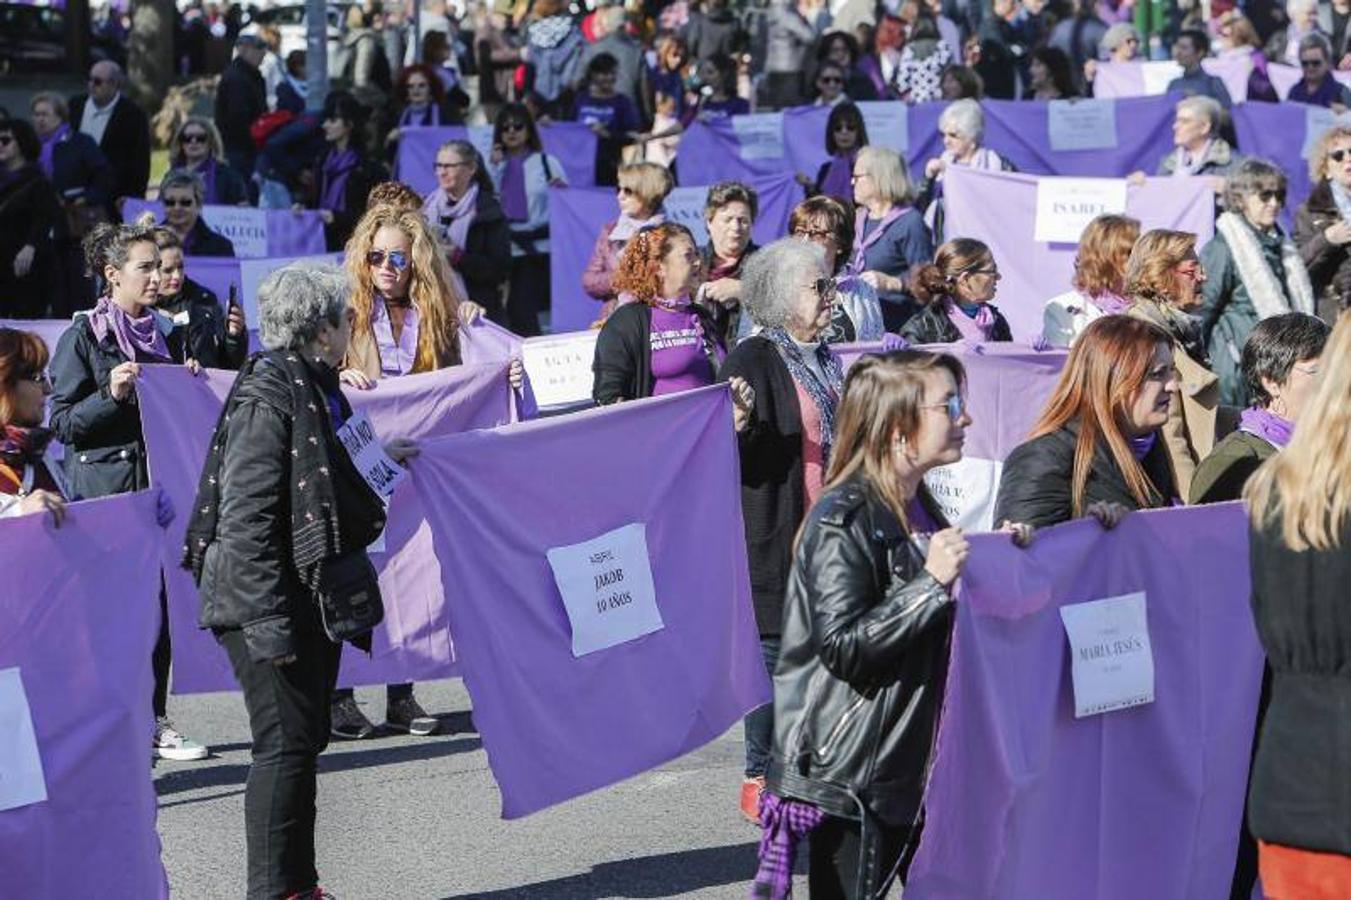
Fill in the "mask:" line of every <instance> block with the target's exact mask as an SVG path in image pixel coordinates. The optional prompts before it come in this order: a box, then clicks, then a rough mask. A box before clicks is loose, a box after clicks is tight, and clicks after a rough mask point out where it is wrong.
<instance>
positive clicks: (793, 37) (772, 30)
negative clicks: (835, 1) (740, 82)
mask: <svg viewBox="0 0 1351 900" xmlns="http://www.w3.org/2000/svg"><path fill="white" fill-rule="evenodd" d="M767 23H768V41H767V43H766V46H765V68H764V70H765V72H802V71H804V70H805V69H806V68H807V63H808V61H809V60H810V58H811V53H812V50H813V48H814V47H815V46H816V39H817V38H818V37H819V36H820V35H821V32H822V30H824V24H828V20H827V22H826V23H824V24H823V22H822V20H820V19H818V20H817V22H816V23H815V24H813V23H811V22H808V21H807V20H806V19H804V18H803V17H802V14H801V13H799V12H798V11H797V4H795V3H794V2H793V0H778V2H776V3H775V4H774V5H773V6H771V7H770V8H769V16H768V17H767Z"/></svg>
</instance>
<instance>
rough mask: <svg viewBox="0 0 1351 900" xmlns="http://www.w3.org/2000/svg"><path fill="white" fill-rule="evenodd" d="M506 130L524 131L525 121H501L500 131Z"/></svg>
mask: <svg viewBox="0 0 1351 900" xmlns="http://www.w3.org/2000/svg"><path fill="white" fill-rule="evenodd" d="M508 131H525V123H524V122H503V123H502V133H503V134H506V133H507V132H508Z"/></svg>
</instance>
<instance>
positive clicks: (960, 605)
mask: <svg viewBox="0 0 1351 900" xmlns="http://www.w3.org/2000/svg"><path fill="white" fill-rule="evenodd" d="M1247 558H1248V549H1247V523H1246V521H1245V517H1244V512H1243V508H1242V506H1241V505H1240V504H1237V503H1233V504H1225V505H1221V506H1208V507H1200V508H1195V509H1177V510H1162V511H1157V512H1144V513H1132V514H1130V515H1129V516H1127V517H1126V518H1125V520H1124V521H1123V522H1122V523H1121V524H1120V525H1119V526H1117V528H1116V529H1115V530H1114V531H1111V532H1107V531H1104V530H1103V529H1102V528H1101V527H1100V526H1099V525H1098V524H1097V523H1096V522H1093V521H1090V520H1087V519H1085V520H1080V521H1078V522H1072V523H1068V524H1066V525H1062V526H1059V527H1056V528H1053V529H1050V530H1048V531H1046V532H1043V533H1041V534H1039V535H1038V537H1037V539H1036V542H1035V543H1034V544H1033V545H1032V547H1031V548H1030V549H1028V550H1019V549H1017V548H1015V547H1014V546H1013V545H1012V543H1011V542H1010V541H1009V540H1008V538H1007V537H1006V536H1003V535H976V536H974V537H972V538H971V556H970V558H969V559H968V560H967V562H966V567H965V569H964V570H963V574H962V579H961V582H960V585H959V591H958V594H957V602H956V610H957V622H956V633H955V636H954V639H953V651H952V663H951V666H950V668H949V674H948V682H947V695H946V699H945V701H944V704H943V717H942V725H941V726H940V732H939V736H938V742H937V748H936V759H935V763H934V767H933V771H932V773H931V776H930V781H929V788H928V792H927V795H926V808H927V818H926V820H925V823H924V834H923V837H922V838H921V839H920V845H919V851H918V853H917V855H916V857H915V861H914V865H913V866H912V867H911V869H910V879H909V882H908V883H907V884H906V886H905V896H906V900H948V898H951V900H958V898H960V900H996V898H1006V897H1036V898H1039V900H1061V898H1063V900H1080V898H1084V897H1093V898H1096V900H1136V898H1140V897H1149V898H1154V900H1188V898H1194V897H1224V896H1227V895H1228V890H1229V881H1230V877H1231V876H1232V875H1233V871H1234V855H1235V851H1236V847H1237V840H1238V830H1239V822H1240V820H1241V818H1242V815H1243V799H1244V794H1245V789H1246V786H1247V777H1248V761H1249V755H1250V754H1251V752H1252V737H1253V724H1254V720H1255V716H1256V710H1257V698H1258V693H1259V688H1260V684H1261V680H1262V649H1261V647H1260V645H1259V644H1258V642H1257V635H1256V632H1255V629H1254V627H1253V620H1252V612H1251V611H1250V610H1249V608H1248V595H1249V578H1248V566H1247V564H1246V560H1247ZM1137 591H1142V592H1144V594H1145V602H1146V607H1147V617H1148V623H1149V641H1150V645H1151V647H1152V652H1153V659H1154V683H1155V699H1154V702H1153V703H1150V704H1147V705H1144V706H1137V707H1134V708H1130V709H1124V710H1118V711H1115V712H1108V713H1105V714H1101V715H1094V716H1088V717H1085V718H1082V719H1075V717H1074V702H1073V692H1072V688H1071V682H1070V672H1069V668H1070V667H1069V653H1068V652H1067V644H1066V635H1065V629H1064V626H1063V625H1062V623H1061V619H1060V609H1061V608H1062V607H1065V606H1069V605H1071V604H1076V603H1082V602H1085V601H1093V600H1098V599H1102V598H1109V597H1119V596H1121V595H1124V594H1130V593H1134V592H1137Z"/></svg>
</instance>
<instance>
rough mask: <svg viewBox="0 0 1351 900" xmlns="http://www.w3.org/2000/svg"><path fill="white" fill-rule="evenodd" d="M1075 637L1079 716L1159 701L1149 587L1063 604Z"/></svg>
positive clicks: (1065, 618)
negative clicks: (1151, 641)
mask: <svg viewBox="0 0 1351 900" xmlns="http://www.w3.org/2000/svg"><path fill="white" fill-rule="evenodd" d="M1060 619H1061V621H1062V622H1064V623H1065V634H1066V635H1067V636H1068V637H1069V641H1070V674H1071V677H1072V679H1073V682H1074V717H1075V718H1076V719H1082V718H1084V717H1085V716H1095V715H1098V714H1099V713H1105V712H1112V711H1113V710H1118V709H1128V708H1130V707H1132V706H1142V705H1144V704H1146V703H1153V702H1154V651H1153V649H1152V648H1151V647H1150V644H1149V620H1148V616H1147V615H1146V612H1145V594H1144V591H1137V592H1135V593H1133V594H1124V595H1122V596H1120V597H1108V598H1107V599H1105V600H1093V601H1090V602H1088V603H1074V604H1071V605H1069V606H1062V607H1060Z"/></svg>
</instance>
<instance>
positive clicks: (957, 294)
mask: <svg viewBox="0 0 1351 900" xmlns="http://www.w3.org/2000/svg"><path fill="white" fill-rule="evenodd" d="M998 288H999V267H998V266H997V265H995V261H994V255H993V254H991V253H990V248H989V247H987V246H985V245H984V244H983V243H981V242H980V241H978V240H975V239H973V238H954V239H953V240H950V241H948V242H947V243H946V244H944V245H943V246H941V247H939V248H938V253H936V254H935V255H934V261H933V262H931V263H925V264H924V265H922V266H918V267H917V268H916V269H915V271H914V272H913V273H912V274H911V276H910V293H911V295H913V296H914V298H915V300H916V301H917V302H918V303H919V304H920V310H919V312H917V313H915V315H914V316H912V317H911V318H910V320H909V321H908V322H906V323H905V325H903V326H902V327H901V331H900V334H901V337H903V338H905V339H906V340H908V341H909V342H910V343H912V344H954V343H956V342H957V341H961V340H966V341H973V342H975V343H978V344H984V343H987V342H989V341H1011V340H1013V335H1012V333H1010V331H1009V323H1008V321H1007V320H1006V319H1005V318H1004V315H1003V313H1001V312H1000V311H999V310H997V309H995V307H994V306H992V305H991V304H990V301H991V300H992V299H994V295H995V291H996V290H998Z"/></svg>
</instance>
